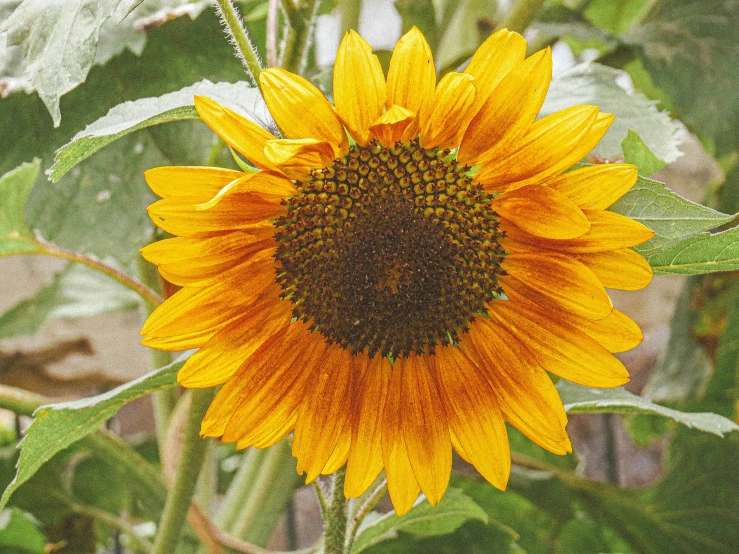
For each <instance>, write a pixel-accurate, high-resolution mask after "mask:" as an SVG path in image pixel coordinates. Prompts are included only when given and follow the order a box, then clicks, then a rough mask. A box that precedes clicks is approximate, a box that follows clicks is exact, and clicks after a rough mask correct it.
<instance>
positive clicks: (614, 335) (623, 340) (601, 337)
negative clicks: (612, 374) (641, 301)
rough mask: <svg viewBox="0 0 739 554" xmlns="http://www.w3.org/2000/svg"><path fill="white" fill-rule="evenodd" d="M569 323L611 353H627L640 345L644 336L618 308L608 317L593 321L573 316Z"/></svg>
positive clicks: (570, 317) (634, 323)
mask: <svg viewBox="0 0 739 554" xmlns="http://www.w3.org/2000/svg"><path fill="white" fill-rule="evenodd" d="M568 321H569V322H570V323H572V324H573V325H575V326H576V327H577V328H578V329H580V331H582V332H583V333H585V334H586V335H588V336H589V337H590V338H592V339H595V340H596V341H598V342H599V343H600V344H601V345H602V346H603V347H604V348H605V349H606V350H608V351H609V352H626V351H627V350H631V349H632V348H635V347H636V346H638V345H639V343H640V342H641V341H642V340H643V339H644V335H643V334H642V332H641V329H639V325H637V324H636V322H634V321H633V320H632V319H631V318H630V317H628V316H627V315H626V314H624V313H623V312H619V311H618V310H617V309H616V308H613V311H612V312H611V313H610V315H609V316H608V317H604V318H603V319H599V320H598V321H592V320H590V319H585V318H582V317H577V316H575V315H573V314H570V315H568Z"/></svg>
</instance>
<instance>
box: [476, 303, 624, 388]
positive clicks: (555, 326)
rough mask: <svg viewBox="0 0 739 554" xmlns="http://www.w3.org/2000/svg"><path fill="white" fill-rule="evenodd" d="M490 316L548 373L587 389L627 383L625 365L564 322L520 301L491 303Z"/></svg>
mask: <svg viewBox="0 0 739 554" xmlns="http://www.w3.org/2000/svg"><path fill="white" fill-rule="evenodd" d="M488 313H489V314H490V317H491V318H492V319H494V320H496V321H497V322H498V324H499V325H500V326H502V327H505V328H507V329H508V330H509V331H510V332H511V334H513V335H515V336H516V337H518V338H519V340H520V341H521V342H522V343H523V344H525V345H526V346H527V347H528V349H529V350H530V352H531V354H532V355H533V357H534V358H535V359H536V360H537V361H538V362H539V364H541V367H543V368H544V369H546V370H547V371H549V372H551V373H554V374H555V375H559V376H560V377H562V378H564V379H567V380H569V381H573V382H575V383H578V384H580V385H585V386H586V387H604V388H608V387H618V386H621V385H623V384H625V383H628V382H629V372H628V371H627V370H626V368H625V367H624V365H623V364H622V363H621V362H620V361H619V360H618V359H617V358H616V357H615V356H613V354H611V353H610V352H609V351H608V350H606V349H605V348H604V347H603V346H601V345H600V344H599V343H598V342H596V341H595V340H594V339H592V338H590V337H589V336H588V335H586V334H585V333H583V332H581V331H579V330H578V329H577V327H576V326H574V325H572V324H570V323H569V322H568V321H567V316H566V314H559V317H558V316H557V315H556V314H553V313H552V312H551V311H545V310H542V309H540V308H537V307H536V306H534V305H533V304H524V303H523V302H515V303H514V302H502V301H498V302H493V303H492V304H491V306H490V310H489V311H488Z"/></svg>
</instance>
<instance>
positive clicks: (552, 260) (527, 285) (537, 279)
mask: <svg viewBox="0 0 739 554" xmlns="http://www.w3.org/2000/svg"><path fill="white" fill-rule="evenodd" d="M503 269H505V270H506V271H507V272H508V275H506V276H504V277H501V278H500V283H501V285H502V286H503V290H504V291H505V293H506V295H507V296H508V297H509V298H511V299H512V300H517V299H523V300H525V301H528V302H530V303H534V304H543V305H546V306H549V307H552V308H553V309H555V310H556V309H562V310H566V311H568V312H573V313H576V314H579V315H581V316H583V317H587V318H590V319H602V318H604V317H606V316H607V315H608V314H610V313H611V310H612V309H613V304H612V303H611V299H610V298H609V296H608V294H607V293H606V291H605V289H604V288H603V285H602V284H601V283H600V281H599V280H598V278H597V277H596V276H595V275H594V274H593V272H592V271H590V270H589V269H588V268H587V267H585V265H584V264H582V263H581V262H578V261H577V260H575V259H573V258H570V257H569V256H563V255H561V254H555V253H542V252H530V253H521V254H510V255H509V256H507V257H506V258H505V259H504V261H503Z"/></svg>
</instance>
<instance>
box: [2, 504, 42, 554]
mask: <svg viewBox="0 0 739 554" xmlns="http://www.w3.org/2000/svg"><path fill="white" fill-rule="evenodd" d="M45 545H46V537H45V536H44V533H43V532H42V531H41V529H40V528H39V523H38V522H37V521H36V520H35V519H34V517H33V516H32V515H31V514H28V513H26V512H24V511H23V510H19V509H18V508H6V509H4V510H1V511H0V547H3V548H7V549H18V550H19V551H21V552H28V553H30V554H44V552H46V550H45V549H44V546H45Z"/></svg>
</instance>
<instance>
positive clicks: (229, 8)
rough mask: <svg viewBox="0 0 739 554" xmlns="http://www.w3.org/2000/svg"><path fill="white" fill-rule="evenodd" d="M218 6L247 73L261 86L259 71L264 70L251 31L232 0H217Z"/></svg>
mask: <svg viewBox="0 0 739 554" xmlns="http://www.w3.org/2000/svg"><path fill="white" fill-rule="evenodd" d="M216 4H217V5H216V8H217V10H218V13H219V15H220V16H221V18H222V19H223V22H224V23H225V24H226V28H227V29H228V33H229V35H230V36H231V39H232V40H233V44H234V47H235V48H236V53H237V55H238V57H239V59H240V60H241V63H242V64H243V65H244V69H246V73H247V74H248V75H249V78H250V79H251V80H252V82H253V83H254V84H255V85H257V86H259V73H260V72H261V71H262V62H261V61H260V60H259V56H258V55H257V49H256V47H255V46H254V43H252V41H251V39H250V38H249V33H248V32H247V31H246V27H244V24H243V23H242V21H241V17H239V12H238V11H236V6H234V5H233V2H232V1H231V0H216Z"/></svg>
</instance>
